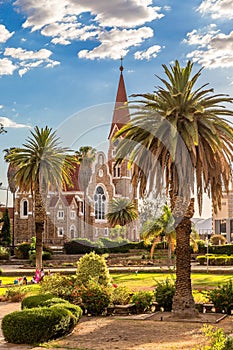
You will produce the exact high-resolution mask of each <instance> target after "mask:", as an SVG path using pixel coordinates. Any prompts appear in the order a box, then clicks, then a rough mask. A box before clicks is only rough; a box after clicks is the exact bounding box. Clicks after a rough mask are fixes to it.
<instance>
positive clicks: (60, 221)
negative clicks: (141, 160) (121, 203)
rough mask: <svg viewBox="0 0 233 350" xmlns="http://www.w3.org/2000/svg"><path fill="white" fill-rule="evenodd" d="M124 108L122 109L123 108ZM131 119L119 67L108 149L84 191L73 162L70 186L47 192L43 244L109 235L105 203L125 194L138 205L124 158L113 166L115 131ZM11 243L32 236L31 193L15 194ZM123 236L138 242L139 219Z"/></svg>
mask: <svg viewBox="0 0 233 350" xmlns="http://www.w3.org/2000/svg"><path fill="white" fill-rule="evenodd" d="M122 107H124V108H122ZM129 120H130V116H129V110H128V108H127V94H126V88H125V82H124V76H123V66H122V65H121V66H120V78H119V83H118V88H117V95H116V99H115V106H114V110H113V115H112V122H111V127H110V130H109V135H106V138H107V137H108V152H107V154H105V153H104V152H102V151H97V152H96V155H95V160H94V161H93V163H92V174H91V177H90V181H89V183H88V186H87V188H86V189H85V192H84V191H83V190H81V188H80V182H79V170H80V164H79V163H77V164H75V165H74V170H73V174H72V183H73V186H72V187H71V188H67V189H66V190H63V191H61V192H60V193H59V194H58V193H49V194H48V196H47V198H46V201H47V203H46V220H45V227H44V236H43V240H44V244H47V245H55V246H58V245H63V243H64V242H66V241H69V240H72V239H77V238H88V239H90V240H91V241H96V240H98V238H100V237H108V238H111V234H110V229H111V226H110V224H109V222H108V220H107V218H106V214H107V212H108V203H109V202H110V201H111V200H112V199H113V198H119V197H125V198H128V199H130V200H131V201H134V203H135V204H136V205H137V203H138V201H137V189H136V187H135V186H134V185H133V184H132V183H131V171H130V169H129V168H128V166H127V161H124V162H123V163H122V164H121V165H115V154H116V147H117V144H118V142H119V141H118V140H115V141H114V140H113V138H114V135H115V134H116V132H117V131H118V130H119V129H120V128H122V126H124V125H125V124H126V123H128V122H129ZM14 208H15V212H14V244H17V243H20V242H30V241H31V237H33V236H35V227H34V217H33V216H34V213H33V201H32V196H31V195H30V194H25V193H19V192H17V193H16V196H15V204H14ZM126 238H127V239H129V240H131V241H138V240H139V238H140V228H139V221H138V220H135V221H133V222H132V223H130V224H128V225H126Z"/></svg>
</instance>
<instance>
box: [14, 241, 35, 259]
mask: <svg viewBox="0 0 233 350" xmlns="http://www.w3.org/2000/svg"><path fill="white" fill-rule="evenodd" d="M30 250H31V244H30V243H27V242H23V243H20V244H19V245H18V246H17V247H15V251H14V253H15V257H16V258H17V259H29V251H30Z"/></svg>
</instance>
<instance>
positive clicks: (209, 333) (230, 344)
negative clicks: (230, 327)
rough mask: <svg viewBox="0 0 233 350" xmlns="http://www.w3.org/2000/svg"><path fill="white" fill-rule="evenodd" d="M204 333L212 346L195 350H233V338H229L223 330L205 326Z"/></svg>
mask: <svg viewBox="0 0 233 350" xmlns="http://www.w3.org/2000/svg"><path fill="white" fill-rule="evenodd" d="M202 332H203V333H204V334H205V336H206V337H207V338H208V339H209V342H210V344H209V345H206V346H204V347H202V348H198V349H197V348H195V350H233V338H232V337H228V336H227V335H226V334H225V333H224V331H223V329H222V328H214V327H213V326H211V325H204V326H203V328H202Z"/></svg>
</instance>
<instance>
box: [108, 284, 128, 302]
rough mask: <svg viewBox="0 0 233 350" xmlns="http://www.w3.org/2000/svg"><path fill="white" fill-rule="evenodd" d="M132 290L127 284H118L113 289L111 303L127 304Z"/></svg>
mask: <svg viewBox="0 0 233 350" xmlns="http://www.w3.org/2000/svg"><path fill="white" fill-rule="evenodd" d="M130 297H131V291H130V289H129V288H127V287H126V286H118V287H116V288H114V289H113V291H112V294H111V304H113V305H126V304H128V303H129V301H130Z"/></svg>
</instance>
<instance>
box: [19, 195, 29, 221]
mask: <svg viewBox="0 0 233 350" xmlns="http://www.w3.org/2000/svg"><path fill="white" fill-rule="evenodd" d="M20 212H21V217H24V218H25V217H28V200H27V199H22V201H21V210H20Z"/></svg>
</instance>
